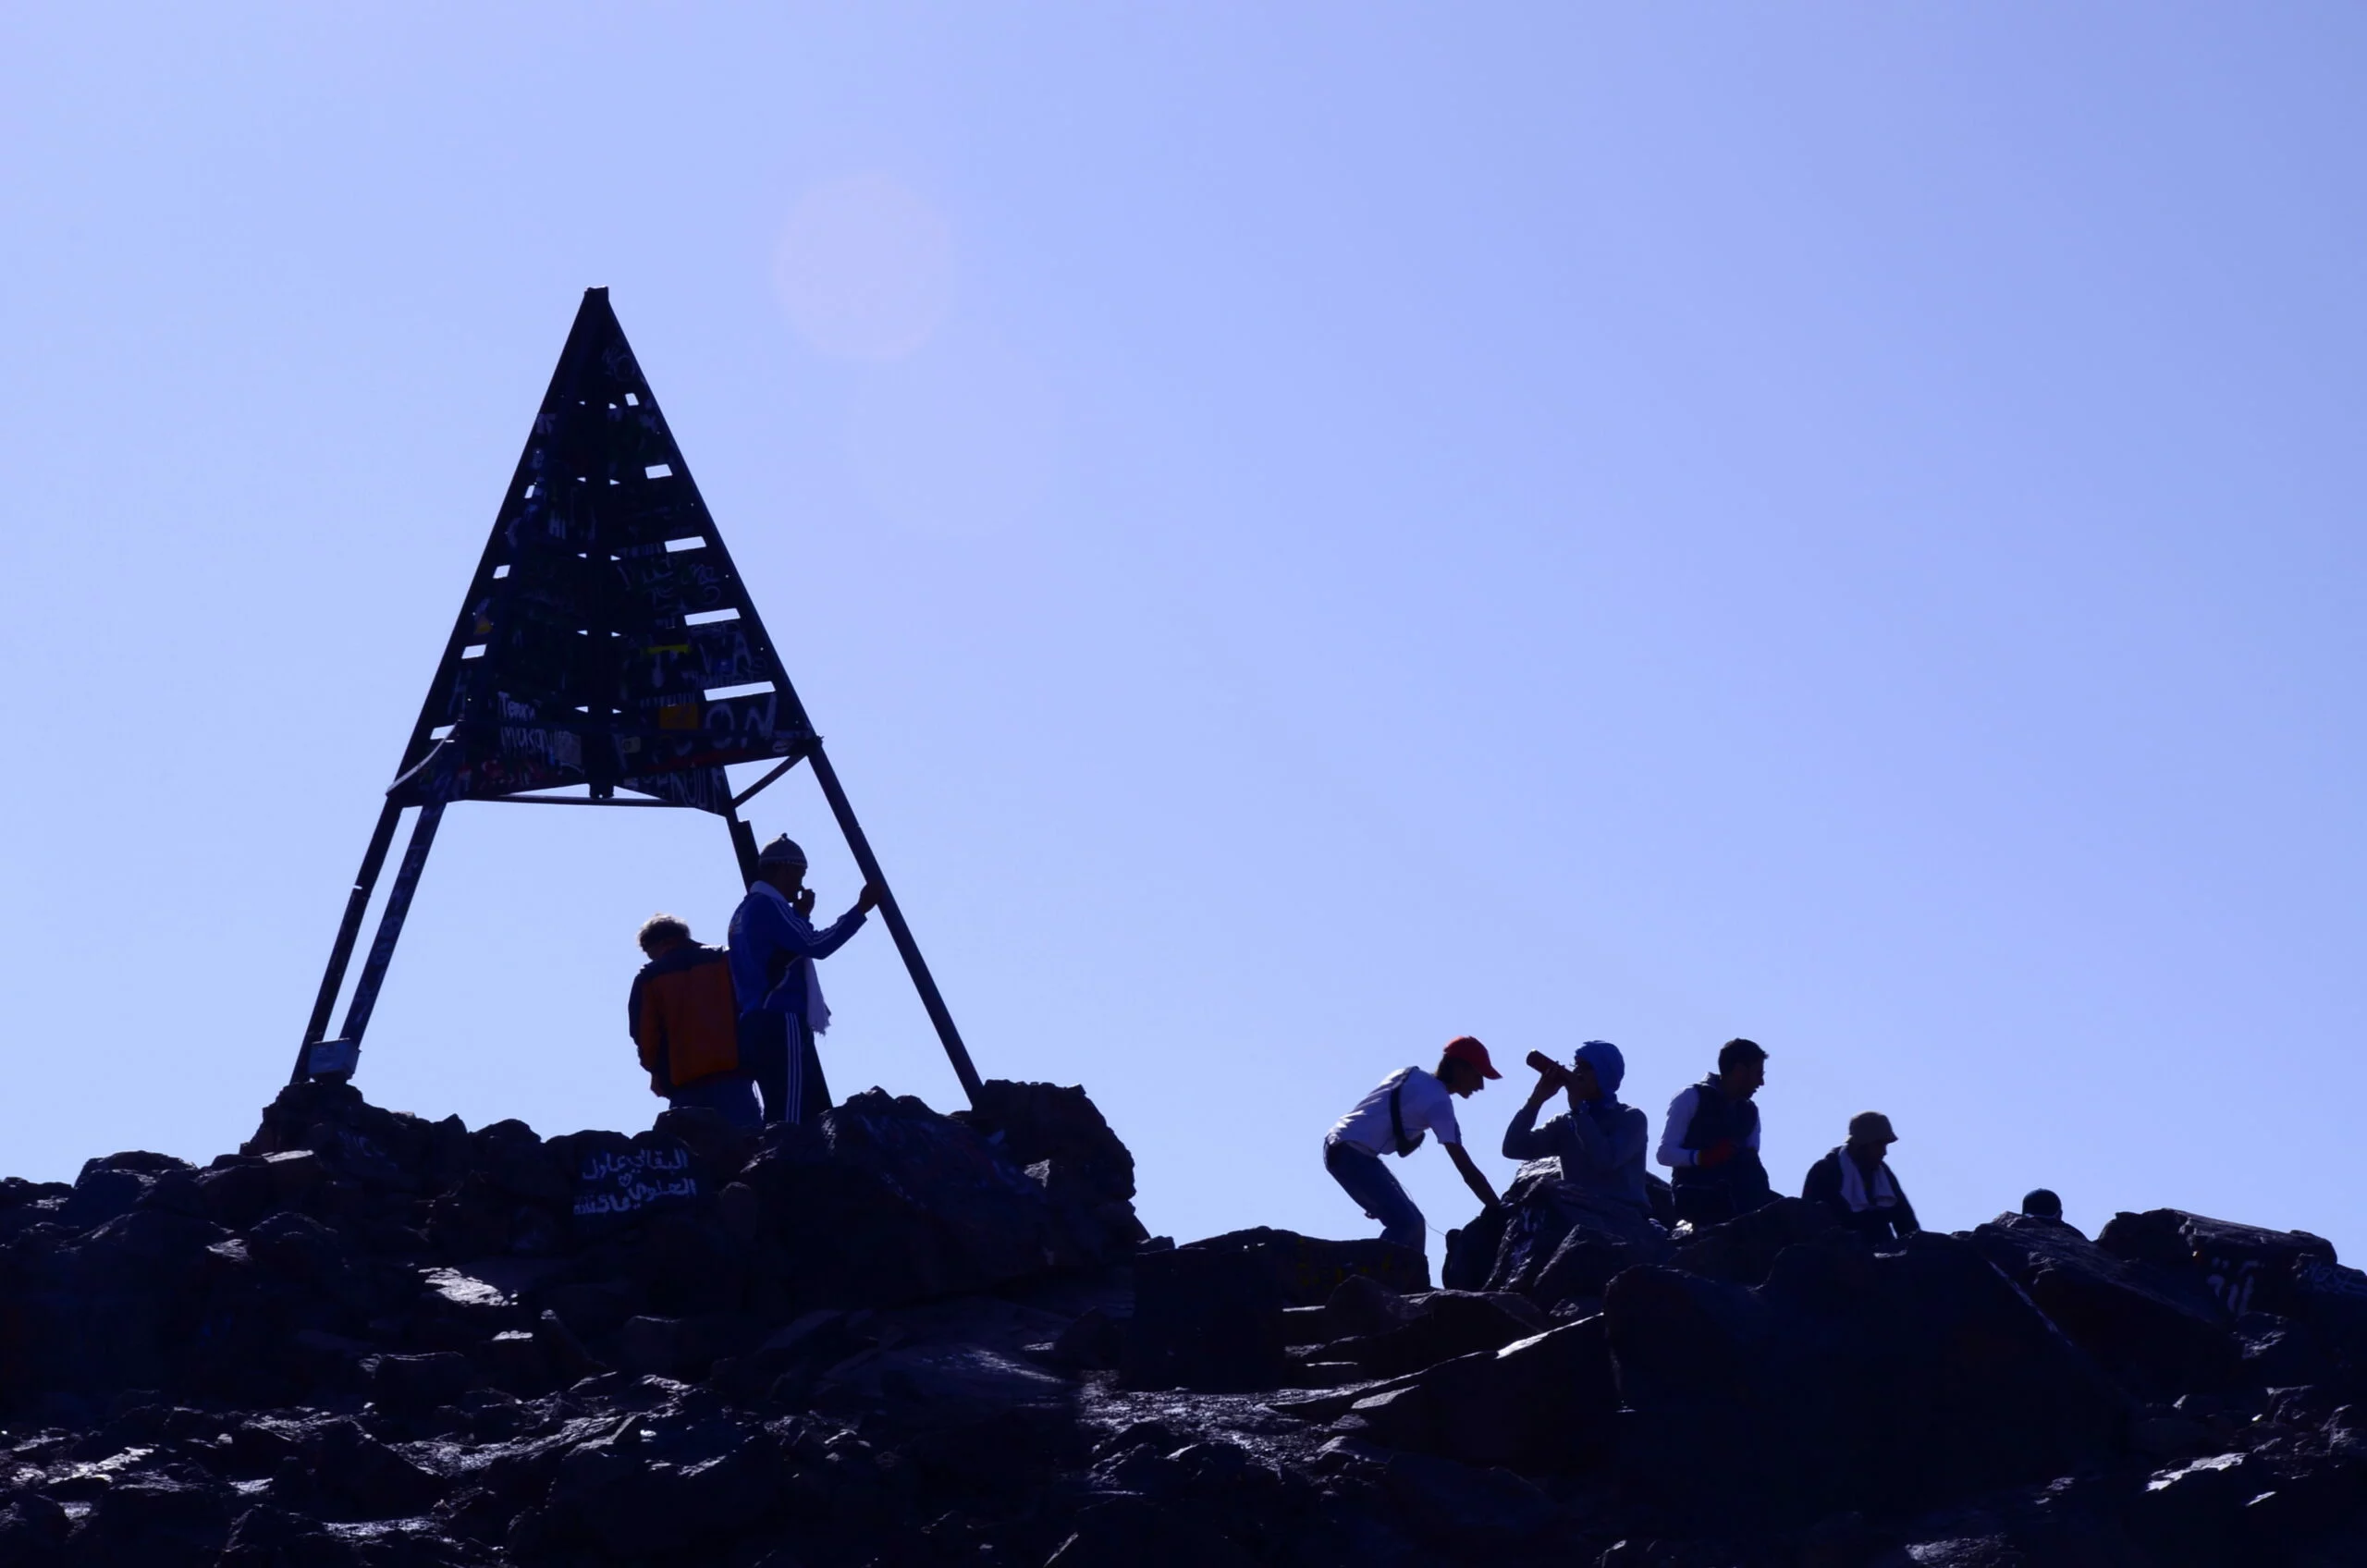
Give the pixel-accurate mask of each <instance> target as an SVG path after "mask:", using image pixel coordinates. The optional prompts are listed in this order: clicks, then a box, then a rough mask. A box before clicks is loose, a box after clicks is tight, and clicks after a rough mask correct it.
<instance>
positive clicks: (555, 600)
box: [293, 288, 978, 1099]
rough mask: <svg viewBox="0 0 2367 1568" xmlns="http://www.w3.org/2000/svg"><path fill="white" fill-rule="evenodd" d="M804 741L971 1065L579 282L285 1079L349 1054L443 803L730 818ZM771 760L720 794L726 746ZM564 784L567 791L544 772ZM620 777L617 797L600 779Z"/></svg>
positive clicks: (651, 409)
mask: <svg viewBox="0 0 2367 1568" xmlns="http://www.w3.org/2000/svg"><path fill="white" fill-rule="evenodd" d="M807 760H810V761H811V763H812V765H813V767H814V774H815V779H816V782H817V783H819V784H820V785H821V787H822V791H823V794H824V795H825V797H826V798H828V802H829V804H830V810H831V813H832V815H834V816H836V818H837V819H838V824H839V827H840V831H841V832H842V833H844V834H845V835H846V839H847V846H848V848H849V849H850V850H852V851H853V854H854V859H855V863H856V864H857V865H858V866H859V867H860V868H861V869H862V871H863V874H864V876H865V879H866V880H868V881H870V882H872V883H873V884H875V885H877V887H878V888H880V889H881V892H882V894H883V902H882V903H881V906H880V914H881V916H882V918H883V919H884V920H885V921H886V922H887V925H888V928H889V933H890V934H891V935H892V936H893V937H894V938H895V941H896V948H897V950H898V951H899V952H900V953H901V955H902V956H903V959H904V963H905V967H906V968H907V969H908V970H909V971H910V972H911V974H912V977H913V983H914V986H915V987H916V988H917V989H918V990H919V992H920V996H921V1001H922V1004H923V1005H924V1006H925V1007H926V1009H927V1010H928V1014H929V1019H930V1022H931V1023H934V1024H935V1025H936V1026H937V1031H938V1037H939V1038H940V1040H942V1042H943V1043H944V1046H945V1049H946V1054H947V1056H948V1057H950V1059H951V1060H952V1063H953V1070H954V1072H955V1073H956V1074H957V1075H958V1076H959V1077H960V1078H961V1080H962V1086H963V1090H964V1091H965V1092H966V1093H968V1094H969V1095H970V1096H972V1097H973V1098H974V1099H975V1097H976V1095H977V1090H978V1075H977V1071H976V1069H975V1068H974V1067H973V1066H972V1065H971V1063H970V1058H969V1053H968V1052H967V1051H966V1050H965V1049H964V1048H963V1045H962V1039H961V1035H959V1033H958V1032H956V1031H955V1029H954V1027H953V1020H952V1018H951V1016H950V1014H948V1013H947V1011H946V1010H945V1004H944V1002H943V1000H942V999H941V998H939V997H938V992H937V986H936V984H935V983H934V982H933V981H932V980H931V979H930V978H929V974H928V967H927V965H926V963H924V962H922V959H921V954H920V949H919V947H918V946H917V945H916V944H915V943H914V940H913V937H912V932H911V930H910V928H909V927H907V926H906V925H905V923H904V918H903V915H902V913H901V911H899V910H898V908H897V906H896V901H895V897H894V895H893V893H892V892H889V889H888V886H887V880H886V878H885V877H884V876H881V874H880V871H879V866H878V863H877V860H876V859H875V858H874V857H873V855H872V852H871V847H870V845H869V843H868V842H867V841H866V840H865V838H864V835H863V829H862V827H861V826H860V825H859V824H858V823H857V822H856V821H855V817H854V813H853V810H852V808H851V807H850V806H849V805H848V803H847V800H846V794H845V791H844V790H841V789H840V787H839V780H838V775H837V772H836V770H835V769H833V768H832V767H831V766H830V763H829V759H828V756H827V755H826V754H825V753H824V752H823V750H822V741H821V737H819V736H818V735H816V734H815V733H814V727H813V725H812V723H811V721H810V720H809V719H808V718H807V717H806V714H805V709H804V705H803V704H801V703H800V702H799V701H798V700H797V692H796V691H795V689H794V688H793V687H792V686H791V684H790V680H789V676H788V672H787V671H785V670H784V669H783V668H781V664H780V658H779V655H778V654H777V653H776V652H775V650H774V648H773V643H772V640H771V638H769V637H768V636H767V635H766V632H765V627H764V621H763V619H761V618H760V617H759V616H758V615H757V613H756V607H755V605H754V602H753V601H752V600H751V599H750V598H749V595H748V589H747V584H746V582H744V581H743V580H742V577H741V576H740V573H739V571H738V570H737V569H736V568H734V567H733V565H732V563H731V556H730V551H729V550H727V549H726V548H725V547H724V544H723V536H722V535H721V534H720V533H717V530H716V526H715V520H714V519H713V518H712V517H711V516H709V515H708V512H707V509H706V503H705V501H703V500H702V499H700V496H699V492H698V486H697V485H696V484H693V482H692V480H691V474H690V468H689V465H688V464H686V463H685V462H684V461H683V460H682V453H681V448H680V447H677V446H676V445H675V444H674V437H673V434H672V433H671V432H670V431H669V430H668V428H667V426H666V420H665V416H664V415H663V414H662V413H660V412H659V411H658V408H657V400H656V398H655V397H654V396H652V395H651V393H650V390H649V384H648V382H646V381H645V380H644V379H643V377H642V374H641V367H640V365H639V363H638V362H636V361H635V360H634V359H633V353H632V346H631V345H630V344H628V343H627V342H626V341H625V335H624V329H623V328H622V327H620V326H619V325H618V324H617V317H616V312H614V311H612V310H610V309H609V307H608V291H607V289H605V288H589V289H586V290H584V294H583V308H582V309H581V310H580V311H578V312H576V317H575V325H574V327H573V329H572V330H571V331H570V332H569V334H568V337H567V347H566V348H565V349H563V350H562V351H561V352H560V354H559V361H558V369H557V370H556V371H554V372H553V373H552V375H551V384H550V389H549V391H547V392H546V393H545V394H544V397H543V406H542V410H541V411H540V412H539V413H537V414H536V415H535V416H534V427H533V432H532V434H530V435H528V437H527V439H526V449H525V451H524V453H523V454H522V455H521V457H520V458H519V459H518V469H517V472H516V473H515V474H513V475H512V476H511V478H510V482H509V493H508V494H507V495H506V496H504V497H503V499H502V504H501V509H500V511H499V513H498V514H497V521H495V523H494V528H493V536H492V537H491V538H490V539H488V540H487V541H486V542H485V547H484V556H483V557H481V558H480V559H479V560H478V562H477V570H476V576H475V578H474V579H473V580H472V582H470V585H469V592H468V596H467V598H466V599H465V600H464V601H463V603H462V605H461V607H460V616H459V618H458V619H457V620H456V622H455V623H454V625H453V628H452V634H451V636H450V638H449V639H448V640H447V642H446V643H445V646H444V657H443V660H442V662H441V663H439V664H438V665H437V666H436V669H435V679H434V680H432V681H431V682H430V683H429V685H428V692H427V701H426V702H425V704H423V705H422V707H421V709H420V714H419V720H418V722H417V723H416V724H415V725H414V726H413V727H412V729H411V740H410V741H409V742H408V743H407V744H406V745H405V746H404V748H403V755H402V762H401V766H399V767H398V768H397V769H396V777H395V781H394V783H393V784H392V785H391V786H390V787H389V788H388V790H387V792H386V806H385V808H384V810H383V811H382V812H381V813H380V815H379V819H378V827H377V830H376V832H374V834H373V835H372V837H371V840H370V847H369V850H368V851H367V852H366V853H365V854H364V855H363V857H362V870H361V874H360V875H359V876H356V877H355V879H354V886H353V888H352V891H351V893H350V896H349V898H348V900H347V906H346V914H345V920H344V922H343V924H342V925H341V926H340V927H339V929H338V931H337V941H336V943H335V945H334V946H333V948H332V949H331V950H330V954H329V962H328V969H327V972H326V973H325V974H324V975H323V976H322V980H321V990H320V995H319V997H318V998H317V999H316V1000H315V1002H314V1004H313V1017H312V1020H311V1022H310V1023H309V1024H308V1025H307V1026H306V1028H305V1031H304V1044H303V1047H301V1049H300V1050H299V1052H298V1053H297V1060H296V1071H295V1073H294V1075H293V1081H297V1082H300V1081H302V1080H303V1079H304V1078H306V1077H308V1076H312V1075H314V1074H330V1073H350V1072H352V1071H353V1067H354V1063H355V1060H356V1059H357V1055H358V1052H359V1050H360V1047H361V1041H362V1032H363V1031H364V1030H365V1029H366V1028H367V1027H368V1025H369V1022H370V1013H371V1011H372V1009H373V1008H374V1005H375V1004H376V1001H377V996H378V990H379V987H380V986H381V985H382V984H383V983H384V981H385V978H386V965H387V963H388V962H389V961H390V960H391V959H392V957H393V955H394V948H395V943H396V941H397V939H398V938H399V937H400V936H401V934H402V926H403V920H404V917H405V916H406V915H407V914H408V913H409V911H410V907H411V894H412V892H413V891H414V890H415V888H417V886H418V882H419V875H420V872H421V870H422V868H423V866H424V865H425V864H426V860H427V851H428V849H429V847H430V846H431V845H432V844H433V843H434V841H435V828H436V825H437V824H438V823H439V822H440V821H441V820H442V818H443V814H444V808H445V807H446V806H447V805H448V804H449V803H451V802H454V801H508V802H521V803H535V804H549V805H582V806H603V805H605V806H679V807H688V808H692V809H694V810H699V811H706V812H713V813H715V814H716V815H719V816H721V817H723V818H724V819H725V820H726V821H727V822H728V823H729V824H730V829H731V841H732V845H733V848H734V850H735V851H736V852H737V853H738V855H739V859H740V863H741V872H742V877H743V878H744V879H747V880H754V876H755V843H754V834H753V833H752V832H751V831H750V829H749V827H748V826H747V824H745V823H744V822H742V821H741V820H740V817H739V807H740V806H741V805H742V804H743V803H745V802H746V801H747V799H748V798H749V797H750V796H752V795H754V793H755V792H756V791H757V790H761V789H763V788H764V787H765V786H766V785H768V784H770V783H771V782H773V780H774V779H776V778H779V777H780V776H781V775H782V774H784V773H786V772H787V771H789V769H790V768H791V767H793V766H796V765H797V764H798V763H799V762H800V761H807ZM765 761H773V762H774V763H775V764H776V766H774V768H773V769H772V771H771V772H769V773H767V775H766V776H765V777H764V778H761V779H759V780H758V781H757V782H756V783H755V784H754V785H752V786H750V787H749V788H748V789H746V790H742V791H741V792H740V793H739V794H738V795H737V796H736V797H735V796H734V795H733V793H732V791H731V786H730V782H729V780H728V779H727V778H726V776H725V774H724V768H725V766H727V765H729V764H732V763H752V762H765ZM570 786H580V787H582V788H583V790H584V792H583V794H581V795H552V794H549V793H547V792H546V791H549V790H557V789H564V788H568V787H570ZM620 789H621V790H626V791H629V793H628V794H626V795H623V796H619V794H618V793H617V791H618V790H620ZM406 807H416V808H418V811H419V816H418V820H417V822H416V823H415V825H414V826H413V827H412V830H411V842H410V844H409V845H408V847H407V848H406V850H405V851H404V855H403V862H402V865H401V867H400V869H399V871H398V872H397V874H396V877H395V883H394V886H393V888H390V889H389V890H388V893H387V899H386V910H385V912H384V913H382V914H381V916H380V918H379V925H378V933H377V936H376V937H375V939H374V941H373V942H372V944H371V949H370V955H369V957H368V959H367V960H366V961H365V962H364V963H363V965H362V977H361V980H360V981H359V982H358V984H357V985H356V986H355V988H354V994H353V999H352V1001H351V1002H350V1003H349V1004H348V1007H347V1010H346V1018H345V1028H344V1030H343V1031H342V1032H341V1033H340V1035H338V1037H337V1039H334V1040H324V1038H323V1035H325V1033H326V1031H327V1028H328V1020H329V1014H330V1012H331V1011H333V1010H334V1008H335V1006H336V1003H337V994H338V992H339V990H340V989H341V988H342V986H343V985H344V981H345V971H346V966H347V964H348V963H349V962H350V960H351V958H352V955H353V946H354V942H355V939H356V938H357V937H359V936H360V934H361V929H362V917H363V914H364V913H365V912H366V910H367V908H368V904H369V900H370V894H371V890H372V888H374V886H375V884H376V882H377V878H378V874H379V872H380V871H381V870H382V869H383V868H384V867H385V864H386V852H387V851H388V849H389V848H391V847H392V844H393V841H394V835H395V830H396V828H397V827H398V826H399V818H400V815H401V814H402V812H403V810H404V809H405V808H406Z"/></svg>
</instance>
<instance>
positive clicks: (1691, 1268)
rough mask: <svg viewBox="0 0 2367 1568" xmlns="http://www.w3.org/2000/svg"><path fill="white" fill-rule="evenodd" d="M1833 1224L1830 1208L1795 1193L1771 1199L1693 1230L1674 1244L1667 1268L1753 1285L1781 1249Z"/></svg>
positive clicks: (1823, 1232)
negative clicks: (1742, 1212) (1689, 1234)
mask: <svg viewBox="0 0 2367 1568" xmlns="http://www.w3.org/2000/svg"><path fill="white" fill-rule="evenodd" d="M1836 1229H1838V1224H1837V1222H1836V1221H1835V1220H1834V1218H1833V1215H1832V1213H1831V1211H1830V1210H1828V1209H1826V1208H1825V1207H1823V1206H1822V1205H1821V1204H1813V1203H1809V1202H1807V1201H1806V1200H1804V1199H1801V1198H1781V1197H1779V1198H1777V1199H1776V1200H1775V1201H1774V1202H1772V1203H1770V1204H1763V1205H1761V1206H1760V1207H1758V1208H1754V1209H1752V1210H1750V1211H1749V1212H1748V1213H1747V1214H1737V1215H1735V1217H1734V1218H1733V1219H1727V1220H1722V1221H1721V1222H1719V1223H1718V1224H1715V1225H1708V1226H1704V1227H1702V1228H1701V1229H1699V1230H1697V1231H1694V1232H1693V1234H1692V1235H1691V1236H1689V1237H1687V1238H1686V1240H1685V1241H1683V1242H1680V1243H1677V1245H1676V1249H1675V1251H1674V1253H1673V1254H1672V1255H1671V1256H1670V1258H1669V1267H1670V1268H1677V1269H1682V1270H1683V1271H1684V1272H1686V1273H1687V1274H1699V1275H1700V1276H1701V1277H1702V1278H1703V1279H1705V1280H1720V1281H1722V1282H1723V1283H1725V1284H1729V1285H1756V1284H1759V1283H1760V1282H1761V1281H1762V1280H1765V1279H1766V1278H1767V1276H1768V1273H1769V1271H1770V1270H1771V1269H1772V1268H1774V1267H1775V1260H1776V1258H1778V1257H1780V1256H1783V1252H1784V1248H1786V1247H1789V1246H1795V1245H1797V1244H1798V1243H1802V1242H1812V1241H1815V1240H1817V1239H1818V1238H1820V1237H1822V1236H1827V1235H1830V1234H1832V1233H1833V1231H1835V1230H1836Z"/></svg>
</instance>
